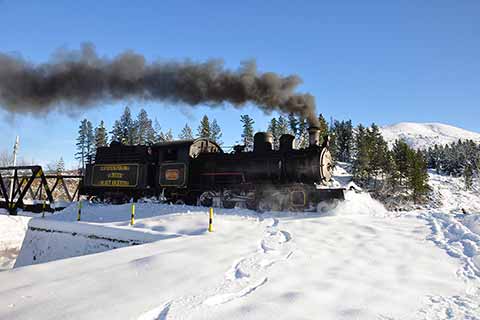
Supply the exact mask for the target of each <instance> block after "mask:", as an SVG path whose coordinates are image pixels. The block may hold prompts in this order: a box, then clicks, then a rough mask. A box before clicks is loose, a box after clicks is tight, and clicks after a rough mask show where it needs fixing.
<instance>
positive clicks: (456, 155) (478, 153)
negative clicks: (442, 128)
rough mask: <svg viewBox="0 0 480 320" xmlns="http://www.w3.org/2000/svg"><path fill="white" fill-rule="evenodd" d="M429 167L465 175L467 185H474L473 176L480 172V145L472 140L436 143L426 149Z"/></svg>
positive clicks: (461, 175)
mask: <svg viewBox="0 0 480 320" xmlns="http://www.w3.org/2000/svg"><path fill="white" fill-rule="evenodd" d="M424 154H425V158H426V159H427V165H428V168H429V169H434V170H436V171H437V173H441V174H446V175H451V176H456V177H463V178H464V179H465V187H466V188H467V189H470V188H471V187H472V183H473V178H475V177H478V176H479V172H480V145H479V144H476V143H475V142H473V141H472V140H466V141H462V140H459V141H458V142H453V143H451V144H446V145H444V146H442V145H435V146H434V147H433V148H432V147H431V148H428V149H427V150H425V151H424Z"/></svg>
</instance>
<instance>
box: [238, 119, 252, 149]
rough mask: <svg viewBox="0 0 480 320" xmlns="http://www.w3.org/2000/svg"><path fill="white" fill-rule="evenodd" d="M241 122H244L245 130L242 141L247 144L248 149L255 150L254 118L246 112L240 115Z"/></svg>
mask: <svg viewBox="0 0 480 320" xmlns="http://www.w3.org/2000/svg"><path fill="white" fill-rule="evenodd" d="M240 122H241V123H242V127H243V131H242V142H243V144H244V145H245V150H246V151H252V150H253V135H254V132H253V124H254V123H255V121H253V119H252V118H250V116H249V115H248V114H244V115H241V116H240Z"/></svg>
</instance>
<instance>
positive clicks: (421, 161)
mask: <svg viewBox="0 0 480 320" xmlns="http://www.w3.org/2000/svg"><path fill="white" fill-rule="evenodd" d="M407 161H408V173H407V185H408V187H409V189H410V191H411V192H412V199H413V201H414V202H415V203H418V202H421V201H423V199H424V197H425V195H426V194H427V193H428V191H429V190H430V188H429V186H428V172H427V162H426V161H425V158H424V156H423V154H422V152H421V151H415V150H413V149H411V148H408V150H407Z"/></svg>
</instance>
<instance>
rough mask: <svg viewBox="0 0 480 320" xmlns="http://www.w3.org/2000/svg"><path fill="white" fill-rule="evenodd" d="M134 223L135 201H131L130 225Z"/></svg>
mask: <svg viewBox="0 0 480 320" xmlns="http://www.w3.org/2000/svg"><path fill="white" fill-rule="evenodd" d="M134 224H135V203H132V216H131V217H130V225H131V226H133V225H134Z"/></svg>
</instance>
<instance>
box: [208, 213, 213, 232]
mask: <svg viewBox="0 0 480 320" xmlns="http://www.w3.org/2000/svg"><path fill="white" fill-rule="evenodd" d="M208 232H213V208H210V214H209V219H208Z"/></svg>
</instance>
